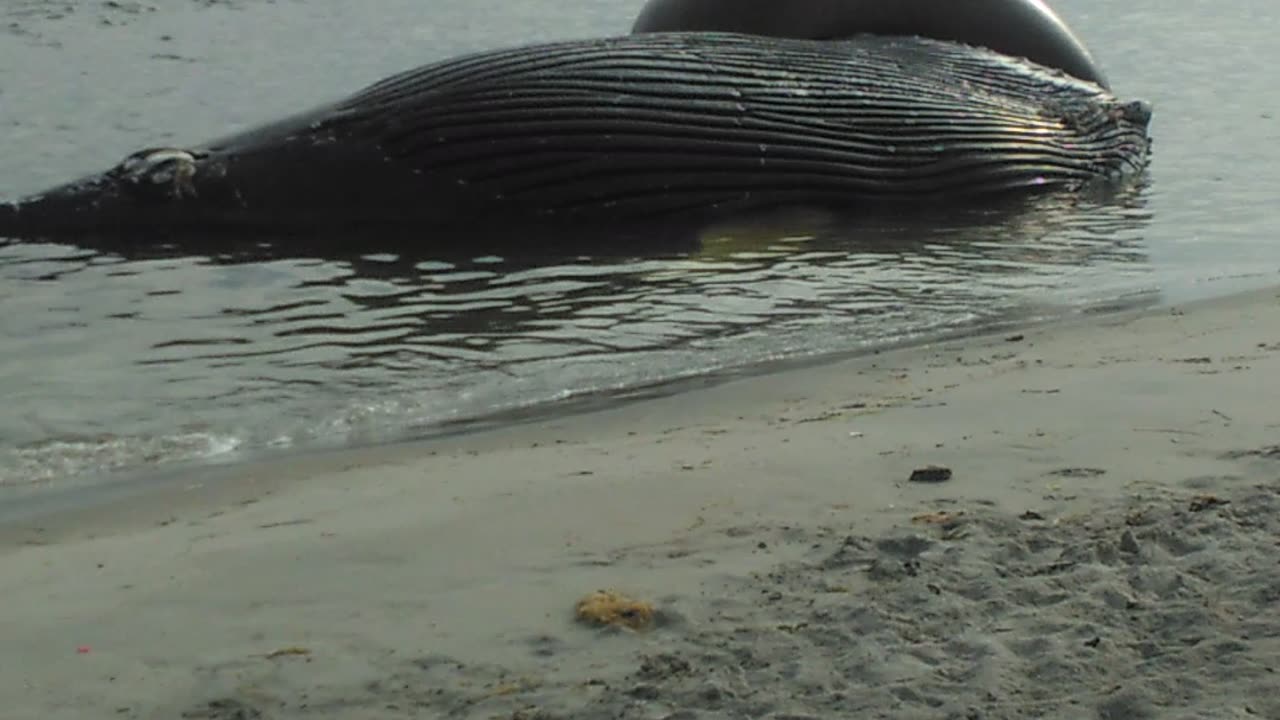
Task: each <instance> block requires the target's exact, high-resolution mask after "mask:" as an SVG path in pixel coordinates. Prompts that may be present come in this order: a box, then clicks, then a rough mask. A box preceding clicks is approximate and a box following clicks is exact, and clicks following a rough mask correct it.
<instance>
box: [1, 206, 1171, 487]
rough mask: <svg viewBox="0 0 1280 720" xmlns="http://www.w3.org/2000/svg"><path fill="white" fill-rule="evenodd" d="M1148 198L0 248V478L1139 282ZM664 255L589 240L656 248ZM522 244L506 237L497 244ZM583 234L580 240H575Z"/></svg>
mask: <svg viewBox="0 0 1280 720" xmlns="http://www.w3.org/2000/svg"><path fill="white" fill-rule="evenodd" d="M1148 220H1149V216H1148V213H1147V212H1146V210H1145V209H1144V201H1143V194H1142V193H1141V192H1138V191H1135V192H1133V193H1130V194H1127V195H1125V196H1123V197H1120V198H1103V199H1092V200H1091V199H1080V198H1063V197H1061V196H1056V197H1055V196H1048V197H1044V198H1040V199H1037V200H1034V201H1029V202H1026V203H1022V204H1019V205H1017V206H1011V207H1004V208H1000V209H988V210H985V211H979V210H969V211H942V210H938V211H936V212H929V213H916V214H914V215H906V214H901V215H898V216H884V217H879V218H875V219H870V218H863V219H861V220H856V221H855V220H851V219H849V218H842V217H837V216H833V215H829V214H820V213H799V212H793V213H785V214H781V213H780V214H774V215H771V216H762V217H755V218H750V219H746V220H744V221H742V222H741V223H739V224H738V225H737V226H736V227H735V226H722V227H712V228H702V229H699V230H693V229H690V228H684V229H673V228H661V229H656V228H651V229H645V228H633V229H632V230H631V231H630V232H629V233H628V235H629V237H627V238H617V237H611V236H602V235H598V234H589V235H588V236H587V237H584V238H582V239H581V240H584V241H585V242H579V243H577V244H576V245H574V246H569V247H568V249H565V248H563V247H562V248H561V249H560V250H556V251H550V250H538V249H537V248H542V247H544V245H543V244H542V243H541V241H540V239H539V238H534V237H527V238H523V237H514V236H513V237H508V238H505V241H504V243H503V244H502V246H501V247H502V249H501V250H500V251H499V250H497V249H494V248H487V249H486V248H485V247H481V246H477V245H476V244H475V242H474V240H475V239H474V238H462V237H457V238H451V239H449V242H441V239H437V240H436V242H435V243H433V245H436V246H439V245H450V246H455V247H467V248H471V250H470V251H468V252H454V253H443V252H439V251H435V252H431V253H422V252H418V253H415V252H411V251H408V250H406V249H405V248H404V247H401V246H387V247H375V246H373V245H372V244H369V242H368V241H364V243H363V244H365V245H366V247H365V248H364V249H363V251H362V252H361V253H360V254H353V253H343V252H321V251H318V250H316V249H315V248H306V247H305V246H306V243H305V242H299V241H293V242H291V243H280V244H276V245H265V244H257V245H253V246H249V247H241V248H226V247H225V246H218V250H217V251H216V252H215V251H214V250H213V249H211V248H210V247H203V248H202V247H198V246H195V247H193V246H192V245H191V244H190V243H187V244H184V246H183V247H181V248H169V249H163V248H120V247H112V248H83V247H70V246H66V245H53V244H46V245H10V246H7V247H0V303H3V307H4V308H5V313H4V315H3V317H2V318H0V336H3V338H4V348H5V349H4V351H3V352H0V378H3V385H4V387H5V389H6V398H5V400H6V412H5V413H3V415H0V484H8V485H21V484H28V485H29V484H39V483H44V482H46V481H48V480H49V479H52V478H57V479H58V481H59V483H60V484H62V483H64V481H65V480H66V478H67V477H68V476H69V475H75V474H78V473H82V472H85V471H89V470H97V469H104V468H106V469H110V468H119V467H134V466H138V465H141V464H153V463H159V462H165V461H173V460H183V459H194V458H204V457H220V458H230V457H236V456H237V455H238V454H240V453H244V452H254V451H258V450H262V449H269V448H296V447H305V446H311V445H315V444H330V443H347V442H357V443H359V442H369V441H376V440H386V439H393V438H398V437H404V436H406V435H419V434H423V433H427V432H430V431H431V430H432V429H433V428H439V427H442V426H444V425H446V424H449V423H456V422H458V421H462V420H466V419H469V418H478V417H483V416H484V415H486V414H492V413H495V412H500V411H505V410H511V409H514V408H520V407H527V406H531V405H537V404H540V403H547V402H549V401H554V400H564V399H567V398H570V397H573V396H580V395H588V394H599V393H602V392H607V391H612V390H620V389H626V388H632V387H636V386H640V385H646V384H651V383H656V382H662V381H666V380H671V379H674V378H678V377H685V376H690V375H698V374H705V373H708V372H713V371H717V370H721V369H724V368H733V367H742V366H746V365H751V364H753V363H758V362H761V361H766V360H774V359H778V358H787V357H795V356H797V355H812V354H822V353H832V352H845V351H850V350H856V349H859V348H866V347H873V346H875V345H878V344H883V343H886V342H893V341H896V340H900V339H902V338H904V337H908V336H913V335H921V334H928V333H936V332H938V331H941V330H947V329H955V328H958V327H964V326H968V325H981V324H984V323H992V322H998V321H1003V320H1010V319H1017V318H1027V317H1030V316H1036V315H1042V314H1052V313H1055V312H1060V311H1062V310H1064V309H1066V308H1071V307H1079V306H1080V305H1082V304H1087V303H1089V302H1091V301H1095V300H1103V299H1105V300H1109V301H1110V300H1114V298H1115V297H1116V295H1117V293H1118V292H1124V291H1130V290H1133V289H1134V288H1140V287H1143V286H1144V281H1143V280H1142V277H1143V275H1144V273H1146V272H1147V269H1146V266H1145V265H1144V263H1143V261H1144V259H1145V256H1144V250H1143V244H1142V238H1143V229H1144V226H1145V225H1146V223H1147V221H1148ZM659 234H660V235H661V239H663V240H664V241H665V244H664V245H663V246H664V247H666V248H668V249H667V250H665V251H663V252H661V253H644V254H640V253H635V252H625V251H614V252H604V251H602V250H601V248H605V247H615V246H622V247H634V246H635V244H634V242H622V240H624V239H625V240H627V241H641V242H644V241H648V242H650V243H652V242H653V241H655V240H657V239H658V235H659ZM513 247H514V248H517V250H515V251H513V250H512V248H513ZM588 250H590V251H588Z"/></svg>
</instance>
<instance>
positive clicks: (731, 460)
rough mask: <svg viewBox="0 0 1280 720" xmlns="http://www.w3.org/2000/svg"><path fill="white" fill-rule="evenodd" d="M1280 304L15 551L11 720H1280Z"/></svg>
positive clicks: (635, 416) (908, 358) (754, 394)
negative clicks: (579, 615) (630, 606)
mask: <svg viewBox="0 0 1280 720" xmlns="http://www.w3.org/2000/svg"><path fill="white" fill-rule="evenodd" d="M1278 297H1280V291H1277V290H1268V291H1263V292H1255V293H1250V294H1247V295H1240V296H1235V297H1231V298H1227V299H1218V300H1213V301H1207V302H1200V303H1196V304H1191V305H1186V306H1181V307H1174V308H1170V307H1162V308H1158V309H1152V310H1146V311H1142V312H1130V313H1127V314H1121V315H1108V316H1092V317H1083V318H1080V319H1077V320H1072V321H1069V322H1066V323H1059V324H1055V325H1051V326H1044V327H1036V328H1030V329H1026V330H1020V331H1017V332H1004V333H1001V334H998V335H994V336H986V337H976V338H970V339H965V340H958V341H948V342H943V343H937V344H933V345H930V346H927V347H918V348H909V349H903V350H896V351H892V352H885V353H881V354H878V355H872V356H866V357H860V358H855V359H850V360H845V361H841V362H838V363H833V364H826V365H822V366H817V367H808V368H803V369H793V370H787V371H784V372H779V373H775V374H770V375H763V376H755V377H748V378H741V379H737V380H733V381H729V382H724V383H721V384H718V385H714V386H710V387H705V388H699V389H694V390H691V391H689V392H684V393H681V394H678V395H674V396H669V397H663V398H657V399H649V400H643V401H637V402H634V403H629V404H626V405H624V406H621V407H616V408H612V409H609V410H604V411H599V412H593V413H587V414H580V415H575V416H571V417H567V418H562V419H558V420H556V421H554V422H548V423H541V424H528V425H520V426H514V427H509V428H505V429H501V430H495V431H487V432H482V433H475V434H470V435H464V436H456V437H451V438H442V439H439V440H435V441H431V442H423V443H415V444H410V445H402V446H394V447H383V448H375V449H368V450H360V451H349V452H342V453H330V454H323V455H315V456H310V457H307V458H302V459H291V460H287V461H272V462H264V463H258V464H253V465H248V466H239V467H235V468H224V469H219V470H206V471H201V472H192V473H189V474H188V475H184V476H182V477H179V478H176V479H172V478H171V482H169V483H167V484H165V485H164V486H162V487H157V488H152V489H148V490H146V491H145V492H138V493H134V494H133V495H131V496H129V497H121V498H117V499H114V500H112V499H106V500H104V501H102V502H100V503H95V504H94V505H93V506H92V507H80V508H67V509H63V510H60V511H59V512H56V513H52V514H42V515H39V516H32V517H29V518H26V519H19V520H12V521H10V522H8V523H7V524H6V525H5V526H4V527H3V528H0V585H2V589H0V592H2V593H3V597H4V599H5V613H4V614H3V616H2V618H0V637H3V639H4V640H3V641H4V645H5V648H6V650H7V652H5V653H4V654H3V655H0V698H2V699H3V700H2V703H3V706H4V708H5V710H4V712H3V713H2V714H3V716H4V717H5V718H6V720H26V719H28V718H31V719H36V718H39V719H41V720H53V719H61V718H67V719H71V718H75V719H81V718H203V719H214V718H216V719H218V720H232V719H235V720H245V719H248V718H313V717H314V718H362V719H364V718H436V717H449V718H511V719H513V720H514V719H517V718H519V719H523V720H533V719H534V718H538V719H540V720H551V719H553V718H557V719H558V718H672V719H673V720H674V719H676V718H679V719H682V720H683V719H692V718H775V719H777V720H782V719H783V718H790V719H793V720H796V719H799V718H831V717H859V718H873V717H874V718H1015V717H1016V718H1039V717H1045V718H1107V719H1117V720H1118V719H1121V718H1126V719H1133V718H1252V717H1258V718H1276V717H1280V698H1278V697H1277V695H1276V693H1275V692H1274V688H1275V687H1276V686H1277V683H1280V677H1278V676H1277V669H1278V668H1280V614H1277V613H1276V612H1275V608H1276V607H1277V602H1280V560H1278V558H1280V551H1278V548H1277V545H1278V544H1280V446H1277V444H1276V443H1277V430H1278V428H1280V405H1277V403H1276V400H1275V397H1274V393H1272V392H1271V390H1270V389H1271V387H1272V386H1273V384H1274V379H1275V378H1276V377H1277V375H1278V374H1280V299H1278ZM930 466H933V467H935V468H946V469H948V470H949V471H950V473H949V474H948V473H946V472H942V471H940V470H937V469H934V470H932V471H930V472H926V473H922V474H918V475H917V476H916V480H914V481H913V480H912V479H911V478H912V475H913V472H914V471H916V470H919V469H922V468H926V467H930ZM948 475H949V476H948ZM598 589H616V590H617V591H619V592H622V593H626V594H627V595H630V596H632V597H635V598H638V599H641V600H644V601H647V602H650V603H652V604H653V607H654V608H655V609H656V616H655V617H654V619H653V622H652V623H651V624H650V625H648V626H645V627H643V628H642V629H641V630H639V631H633V630H630V629H619V628H603V629H602V628H598V627H591V626H588V625H585V624H583V623H580V622H578V621H576V619H575V616H574V607H575V603H577V601H578V600H579V599H580V598H582V597H583V596H584V595H587V594H588V593H590V592H592V591H595V590H598ZM15 650H16V652H15Z"/></svg>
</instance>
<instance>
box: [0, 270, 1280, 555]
mask: <svg viewBox="0 0 1280 720" xmlns="http://www.w3.org/2000/svg"><path fill="white" fill-rule="evenodd" d="M1255 284H1257V283H1255ZM1263 286H1264V287H1269V284H1264V285H1263ZM1254 291H1255V290H1253V289H1246V290H1237V291H1235V292H1229V293H1227V294H1223V293H1222V292H1220V291H1219V292H1213V293H1208V294H1207V295H1206V296H1205V297H1206V298H1207V299H1209V300H1213V299H1220V298H1224V297H1225V298H1230V297H1234V296H1236V295H1239V294H1242V293H1248V292H1254ZM1202 301H1203V299H1196V300H1194V301H1193V302H1202ZM1176 304H1177V303H1175V302H1171V301H1167V300H1164V299H1162V298H1160V293H1159V292H1158V291H1155V290H1149V289H1143V288H1135V289H1134V290H1132V291H1131V292H1128V293H1126V294H1124V295H1121V296H1117V297H1115V298H1110V299H1108V300H1105V301H1101V302H1099V303H1096V304H1091V305H1079V306H1074V305H1073V306H1064V307H1062V308H1057V309H1056V310H1055V311H1054V312H1052V313H1050V314H1047V315H1041V314H1034V313H1033V314H1030V315H1026V316H1024V315H1022V314H1018V315H1016V316H1013V317H1010V318H999V319H992V320H988V321H986V322H982V323H977V324H972V325H963V326H960V327H957V328H954V329H947V330H936V329H935V330H930V331H928V332H923V333H922V334H923V335H924V336H925V337H923V338H922V337H920V336H911V337H907V338H898V339H894V340H888V341H879V342H878V343H877V344H874V345H872V346H869V347H865V348H857V349H844V350H835V351H821V352H816V353H809V354H795V355H790V356H787V357H783V358H777V359H769V360H760V361H756V362H752V363H748V364H744V365H732V366H728V367H724V368H720V369H717V370H715V371H711V372H707V373H701V374H696V375H692V376H685V377H675V378H669V379H664V380H658V381H652V382H647V383H642V384H637V385H631V386H626V387H621V388H612V389H603V390H591V391H584V392H582V393H578V394H575V395H573V396H572V397H569V398H567V399H564V400H557V401H551V402H542V403H536V404H533V405H529V406H515V407H504V408H502V409H499V410H494V411H491V412H488V413H482V414H478V415H473V416H463V417H461V418H459V419H456V420H451V421H448V422H440V423H436V424H434V425H431V426H430V429H429V430H426V431H423V432H421V433H418V434H412V433H410V434H408V435H407V436H402V437H388V438H385V439H374V440H371V441H368V442H364V443H356V444H346V443H342V442H337V441H320V442H316V443H313V444H310V445H304V446H299V447H295V448H288V449H283V450H271V449H267V448H262V447H254V448H250V449H248V450H247V451H239V450H238V451H236V452H235V453H234V454H235V455H237V457H235V458H234V459H218V458H208V459H206V458H196V459H179V460H175V461H166V462H162V463H160V464H158V465H144V466H136V467H122V468H116V469H108V470H100V471H93V472H89V473H86V474H84V475H83V476H82V477H76V478H75V479H73V480H69V481H65V482H66V483H67V484H68V487H57V488H47V489H46V488H42V487H34V486H31V487H28V486H16V487H13V488H8V489H4V490H3V491H0V499H3V500H6V501H9V502H5V503H0V537H3V534H4V532H5V529H6V528H7V527H9V526H12V525H14V524H28V525H29V524H32V523H33V522H35V520H37V519H38V518H40V517H45V516H48V515H57V514H63V513H68V512H71V513H82V512H93V511H94V509H95V508H98V507H100V506H103V505H109V504H115V503H120V502H125V501H127V500H128V499H129V498H133V497H137V496H139V495H146V494H148V493H153V492H163V491H164V490H166V487H165V485H166V484H170V483H174V484H180V485H183V486H187V487H189V486H191V485H192V484H193V482H192V481H190V478H196V481H195V484H199V485H205V484H210V483H217V482H221V481H223V480H222V479H223V478H233V477H235V476H237V475H240V474H243V473H246V472H254V471H255V469H257V468H266V467H274V466H280V465H284V466H290V465H294V464H297V463H306V462H310V461H312V460H314V461H315V462H317V463H321V464H324V463H327V462H339V463H340V462H343V461H344V458H345V456H347V455H351V456H352V457H364V456H366V455H369V454H372V455H373V456H379V455H381V454H384V453H388V452H392V453H397V452H410V453H413V452H416V451H418V450H420V449H421V448H424V447H426V446H427V445H430V444H436V443H448V442H450V441H452V440H454V439H456V438H459V437H465V436H469V435H475V434H482V433H492V432H502V431H506V430H515V429H517V428H520V427H522V426H527V425H530V424H533V423H539V422H555V421H558V420H564V419H571V418H574V417H576V416H579V415H591V414H595V413H601V412H610V411H614V410H622V409H624V408H626V407H627V406H628V405H631V404H634V403H643V402H649V401H653V400H661V399H663V398H667V397H670V396H674V395H679V394H682V393H686V392H698V391H702V390H706V389H708V388H713V387H716V386H719V385H722V384H725V383H730V382H737V381H743V380H746V381H751V380H753V379H757V378H766V377H770V376H773V375H778V374H783V373H793V372H804V371H806V370H814V369H821V368H823V367H826V366H829V365H835V364H841V363H849V362H856V361H858V360H860V359H864V358H868V357H874V356H878V355H881V354H884V353H893V352H910V351H912V350H914V349H919V348H926V347H931V346H933V345H937V344H939V343H946V342H963V341H981V340H983V339H989V338H996V337H997V336H1004V335H1008V334H1011V333H1016V332H1019V331H1026V330H1035V329H1040V328H1046V327H1054V326H1058V325H1061V324H1063V323H1068V324H1069V323H1077V322H1089V321H1090V320H1091V319H1092V318H1095V317H1099V316H1108V317H1120V316H1124V315H1126V314H1131V313H1146V312H1150V311H1152V310H1154V309H1157V308H1159V307H1166V306H1173V305H1176ZM183 478H187V480H186V481H184V480H183Z"/></svg>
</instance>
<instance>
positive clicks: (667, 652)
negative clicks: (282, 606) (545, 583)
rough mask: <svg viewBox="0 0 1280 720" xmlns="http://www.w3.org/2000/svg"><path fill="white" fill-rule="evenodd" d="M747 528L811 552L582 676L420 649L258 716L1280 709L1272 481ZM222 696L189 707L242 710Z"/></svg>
mask: <svg viewBox="0 0 1280 720" xmlns="http://www.w3.org/2000/svg"><path fill="white" fill-rule="evenodd" d="M761 535H767V536H768V537H766V538H764V539H767V540H769V541H770V544H780V543H785V542H802V543H804V544H805V545H804V546H807V547H808V557H807V558H806V559H804V560H803V561H799V562H789V563H784V564H780V565H778V566H776V567H774V568H773V569H772V570H770V571H768V572H766V573H761V574H757V575H753V576H748V577H741V578H737V579H734V580H731V581H729V582H727V583H725V584H724V585H723V586H719V587H708V588H707V590H706V593H705V594H704V595H703V596H701V597H700V598H698V599H697V600H691V601H690V603H691V604H689V605H687V606H686V607H685V608H684V612H685V618H684V621H683V622H681V623H679V624H678V625H676V626H674V627H667V628H659V629H657V630H654V631H653V632H650V633H647V634H643V635H639V636H637V637H636V649H635V653H634V656H633V657H632V658H631V659H630V660H629V661H627V662H626V663H625V664H623V665H621V666H618V665H617V664H616V663H602V666H601V667H602V669H601V671H600V674H599V676H594V677H581V676H569V675H568V674H567V673H565V672H562V671H559V670H558V669H557V667H558V666H557V662H558V661H559V660H560V659H561V658H563V657H564V656H565V655H566V654H568V653H589V652H590V651H591V650H590V649H591V647H592V646H591V644H590V643H577V642H575V644H572V645H570V644H569V643H565V644H564V645H563V646H562V647H559V648H558V649H557V651H556V652H555V653H552V654H542V656H541V657H536V658H534V660H535V662H534V664H533V665H529V666H525V668H526V669H527V668H528V667H535V668H538V669H537V672H536V674H535V675H534V676H525V675H522V674H521V672H518V671H515V670H512V669H509V668H503V667H496V666H473V665H468V664H465V663H461V662H457V661H456V660H452V659H449V658H427V659H422V660H419V661H417V662H415V663H411V664H408V667H405V668H401V669H400V670H398V671H397V672H395V673H394V674H393V675H392V676H391V677H388V678H387V680H386V682H381V683H377V684H376V686H370V687H367V688H364V689H362V690H357V689H355V688H351V689H347V690H345V691H343V690H341V689H327V690H326V692H329V693H333V694H335V695H336V697H335V698H334V699H333V701H332V702H328V703H324V702H317V700H318V697H319V696H320V695H322V694H323V693H321V691H320V690H319V689H317V691H316V692H315V693H313V694H312V695H311V698H310V704H309V705H308V706H306V709H304V708H303V707H300V706H297V705H285V706H282V707H280V708H273V709H272V710H271V712H266V711H265V710H264V711H263V713H262V716H263V717H312V716H314V717H321V716H325V717H356V716H361V712H364V713H366V714H364V715H363V716H364V717H374V716H377V717H384V718H400V717H433V718H434V717H448V718H477V719H478V718H485V719H486V720H487V719H489V718H504V719H509V720H569V719H571V718H572V719H578V718H581V719H583V720H597V719H598V720H604V719H606V718H610V719H612V718H624V719H625V718H636V719H642V718H643V719H646V720H647V719H655V720H656V719H662V718H665V719H666V720H712V719H718V718H770V719H772V720H801V719H802V718H805V719H807V718H913V719H921V720H927V719H930V718H938V719H944V718H945V719H956V720H960V719H966V720H976V719H989V720H997V719H1004V718H1064V719H1066V718H1071V719H1073V720H1075V719H1079V718H1099V719H1102V720H1120V719H1124V720H1143V719H1144V718H1175V719H1187V720H1189V719H1191V718H1255V717H1256V718H1280V694H1277V693H1276V692H1275V688H1277V687H1280V675H1278V674H1277V671H1278V670H1280V612H1277V607H1280V605H1278V604H1280V552H1278V548H1277V544H1278V541H1280V496H1278V493H1277V488H1276V487H1265V488H1264V487H1259V488H1255V489H1253V490H1252V491H1249V492H1241V493H1239V494H1237V495H1236V496H1234V497H1232V498H1230V502H1229V503H1228V502H1226V499H1225V498H1216V497H1215V498H1214V501H1213V502H1210V501H1208V500H1207V499H1206V498H1205V497H1204V496H1196V497H1187V496H1181V495H1179V496H1175V495H1173V494H1171V493H1167V494H1161V495H1159V496H1153V497H1151V498H1147V499H1141V498H1138V499H1132V500H1130V501H1129V503H1128V505H1127V506H1124V507H1114V508H1111V509H1109V510H1103V511H1098V512H1093V513H1089V514H1087V515H1082V516H1080V517H1074V518H1073V517H1064V518H1057V519H1045V518H1043V517H1042V516H1041V515H1039V514H1036V513H1024V514H1022V515H1014V514H1001V513H998V512H995V511H990V510H981V511H976V512H971V513H965V514H963V515H960V516H957V517H955V518H953V519H952V520H951V521H950V522H948V523H944V524H923V525H920V524H911V525H908V526H906V527H903V528H900V529H898V530H896V531H894V532H891V533H888V534H885V535H883V536H879V537H867V536H862V535H858V534H856V533H853V534H848V533H842V532H836V531H835V530H833V529H829V528H828V529H813V530H812V531H806V532H802V533H800V532H797V529H796V528H794V527H791V528H787V529H781V528H779V529H762V530H760V532H759V533H757V537H756V538H744V542H752V543H754V542H756V541H757V540H759V539H761V537H760V536H761ZM575 631H576V632H595V631H592V630H581V629H579V630H575ZM566 632H569V630H566ZM546 639H547V638H544V640H546ZM534 655H538V653H534ZM339 697H340V698H341V699H339ZM228 708H229V709H230V706H228ZM343 710H345V711H348V714H343V712H341V711H343ZM236 711H237V712H241V714H239V715H236V714H231V715H226V714H223V715H216V714H215V715H192V716H191V717H218V718H241V717H244V718H252V717H258V715H254V714H249V713H248V711H247V710H245V709H244V708H241V707H236ZM368 713H373V714H368Z"/></svg>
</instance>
